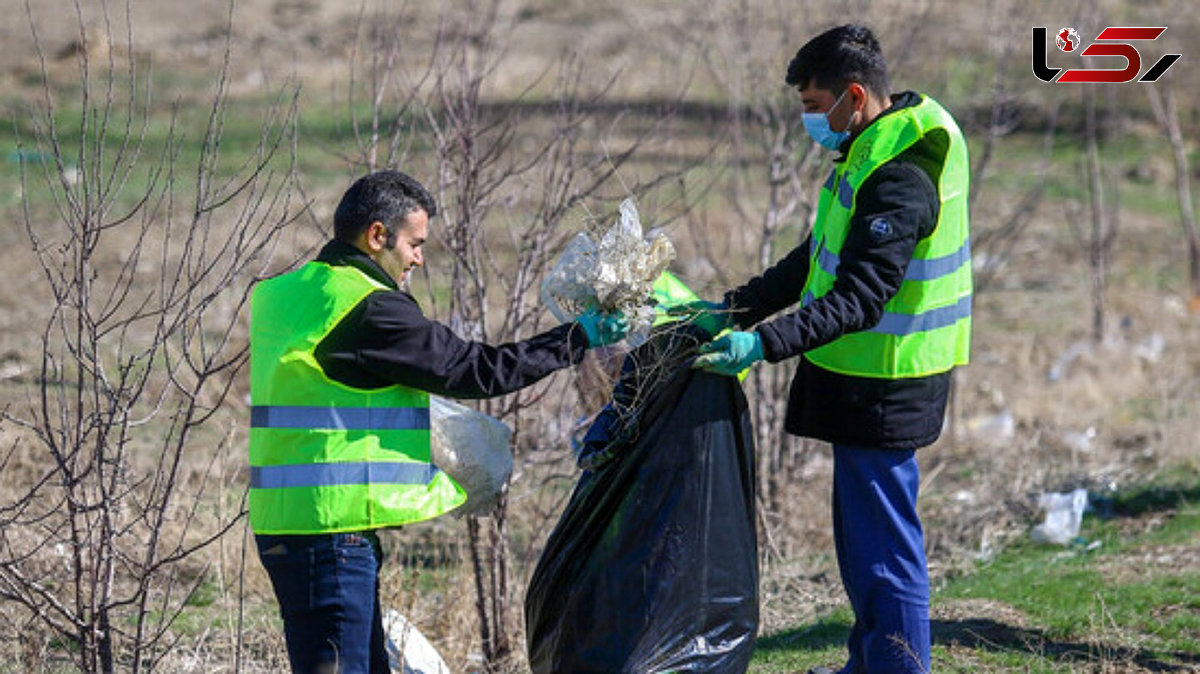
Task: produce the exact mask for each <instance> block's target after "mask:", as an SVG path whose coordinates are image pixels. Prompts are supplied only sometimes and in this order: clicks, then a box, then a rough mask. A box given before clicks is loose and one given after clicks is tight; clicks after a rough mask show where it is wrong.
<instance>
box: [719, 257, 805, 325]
mask: <svg viewBox="0 0 1200 674" xmlns="http://www.w3.org/2000/svg"><path fill="white" fill-rule="evenodd" d="M810 245H812V238H811V237H810V238H808V239H806V240H805V241H804V242H803V243H801V244H800V245H799V246H796V247H795V248H793V249H792V252H790V253H788V254H787V256H786V257H784V258H783V259H782V260H780V261H779V262H776V263H775V264H774V265H772V266H771V268H770V269H767V270H766V271H764V272H763V273H762V274H760V275H759V276H755V277H754V278H752V279H750V280H749V281H748V282H747V283H746V284H745V285H743V286H741V287H740V288H737V289H735V290H731V291H729V292H728V293H726V294H725V305H726V306H728V307H729V311H730V314H731V315H732V316H733V320H734V322H736V323H737V325H738V327H741V328H748V327H750V326H752V325H754V324H756V323H758V322H759V321H761V320H763V319H764V318H766V317H767V316H770V315H771V314H774V313H776V312H779V311H783V310H784V309H786V308H787V307H790V306H792V305H793V304H795V303H796V302H799V301H800V291H801V290H803V289H804V281H805V279H807V278H808V260H809V246H810Z"/></svg>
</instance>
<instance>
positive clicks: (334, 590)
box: [254, 531, 391, 674]
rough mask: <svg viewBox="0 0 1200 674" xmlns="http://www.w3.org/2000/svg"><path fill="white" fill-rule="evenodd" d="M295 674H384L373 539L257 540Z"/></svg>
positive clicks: (367, 534) (349, 535)
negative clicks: (277, 606) (276, 602)
mask: <svg viewBox="0 0 1200 674" xmlns="http://www.w3.org/2000/svg"><path fill="white" fill-rule="evenodd" d="M254 538H255V542H256V543H257V545H258V557H259V559H260V560H262V564H263V567H265V568H266V570H267V575H269V576H270V577H271V585H272V586H273V587H274V588H275V598H276V599H278V600H279V613H280V615H281V616H282V617H283V631H284V637H285V638H286V639H287V651H288V660H289V661H290V662H291V664H292V671H293V672H296V674H310V673H311V674H318V673H319V674H334V673H336V674H389V672H390V671H391V670H390V669H389V667H388V658H387V647H386V644H385V639H384V634H383V620H382V618H381V617H380V610H379V564H380V561H381V560H382V554H381V550H380V547H379V538H378V536H376V535H375V533H374V532H371V531H366V532H359V533H344V534H316V535H294V536H292V535H289V536H273V535H265V534H264V535H256V536H255V537H254Z"/></svg>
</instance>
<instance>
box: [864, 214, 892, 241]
mask: <svg viewBox="0 0 1200 674" xmlns="http://www.w3.org/2000/svg"><path fill="white" fill-rule="evenodd" d="M868 228H869V230H870V232H871V240H872V241H875V242H879V241H883V240H884V239H886V238H887V237H888V236H890V235H891V233H892V223H890V222H888V221H887V218H875V219H874V220H872V221H871V223H870V225H868Z"/></svg>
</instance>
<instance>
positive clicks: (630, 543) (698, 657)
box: [525, 335, 758, 674]
mask: <svg viewBox="0 0 1200 674" xmlns="http://www.w3.org/2000/svg"><path fill="white" fill-rule="evenodd" d="M696 343H698V342H697V340H696V339H695V337H694V335H693V336H692V341H690V342H689V341H688V340H686V339H684V340H679V339H674V338H671V337H668V338H667V341H666V343H664V341H663V340H661V339H660V340H658V342H657V343H656V344H652V345H650V350H649V351H648V350H647V348H645V347H643V349H640V350H639V351H635V352H634V353H633V354H631V356H630V361H629V362H630V363H633V364H634V366H632V367H627V368H626V372H627V374H626V375H623V377H622V381H621V382H619V383H618V386H617V390H616V392H615V393H614V402H613V405H612V406H610V409H608V410H606V413H604V414H601V415H600V417H598V419H597V421H596V422H595V424H593V428H592V429H591V432H590V433H589V437H588V438H587V439H586V440H585V443H584V444H585V450H584V454H583V456H581V459H580V463H581V465H592V466H593V467H592V468H590V469H588V470H586V471H585V472H584V473H583V475H582V477H581V478H580V480H579V483H578V484H577V485H576V488H575V492H574V494H573V495H572V496H571V500H570V502H569V503H568V504H567V507H566V510H565V512H564V513H563V515H562V517H561V519H560V520H559V522H558V525H557V526H556V527H555V529H554V531H553V532H552V533H551V534H550V538H549V540H548V541H547V543H546V548H545V550H544V551H543V553H542V556H541V559H540V560H539V561H538V565H537V568H536V569H535V571H534V573H533V578H532V580H531V581H530V585H529V589H528V591H527V593H526V597H525V621H526V634H527V646H528V650H529V661H530V666H531V668H532V669H533V671H534V672H535V673H539V674H540V673H543V672H544V673H550V672H554V673H555V674H561V673H565V672H638V673H639V674H640V673H642V672H681V671H686V672H723V673H724V672H743V671H745V669H746V667H747V666H748V664H749V662H750V656H751V653H752V652H753V650H754V641H755V635H756V632H757V629H758V550H757V535H756V531H755V503H754V484H755V481H754V460H753V457H754V451H753V440H752V436H751V430H750V418H749V411H748V409H747V405H746V399H745V396H744V395H743V394H742V390H741V387H740V386H739V384H738V382H737V380H736V379H734V378H732V377H719V376H716V375H710V374H705V373H701V372H694V371H692V370H689V369H688V368H687V365H688V363H690V361H691V356H692V355H693V354H694V350H695V344H696ZM664 354H667V355H666V357H664ZM639 360H640V361H641V362H642V363H643V365H645V364H646V363H647V362H656V363H658V364H659V365H664V364H666V367H668V368H669V367H670V366H669V362H675V363H677V366H675V367H674V368H673V369H672V370H671V371H670V372H668V373H667V374H666V375H664V371H663V370H662V369H659V370H658V371H657V375H656V377H657V381H656V382H651V383H648V382H647V381H646V380H645V378H644V377H639V375H638V374H637V372H638V371H639V368H637V367H636V363H637V362H639ZM642 371H645V370H642ZM651 384H653V385H651ZM631 404H632V407H631V406H630V405H631ZM597 457H602V458H603V460H597Z"/></svg>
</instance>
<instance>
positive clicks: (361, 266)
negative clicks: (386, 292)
mask: <svg viewBox="0 0 1200 674" xmlns="http://www.w3.org/2000/svg"><path fill="white" fill-rule="evenodd" d="M316 261H317V262H324V263H325V264H328V265H332V266H335V267H339V266H343V265H349V266H351V267H354V268H356V269H358V270H359V271H361V272H362V273H364V274H366V275H367V276H369V277H371V278H372V279H374V280H376V281H378V282H380V283H382V284H384V285H385V286H387V287H389V288H391V289H392V290H399V289H400V284H398V283H396V279H394V278H392V276H391V275H390V274H388V273H387V272H386V271H384V270H383V267H380V266H379V263H377V262H375V260H372V259H371V256H370V255H367V254H366V253H364V252H362V251H361V250H359V249H358V248H357V247H356V246H354V245H351V244H349V243H346V242H345V241H340V240H338V239H331V240H330V241H329V243H327V244H325V246H324V247H323V248H321V252H320V253H317V258H316Z"/></svg>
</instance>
